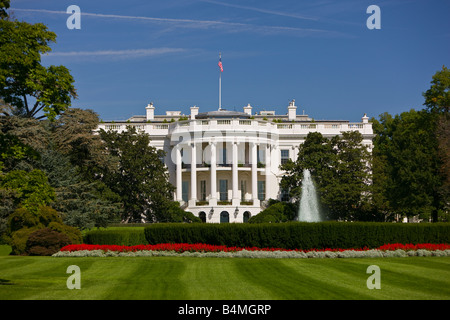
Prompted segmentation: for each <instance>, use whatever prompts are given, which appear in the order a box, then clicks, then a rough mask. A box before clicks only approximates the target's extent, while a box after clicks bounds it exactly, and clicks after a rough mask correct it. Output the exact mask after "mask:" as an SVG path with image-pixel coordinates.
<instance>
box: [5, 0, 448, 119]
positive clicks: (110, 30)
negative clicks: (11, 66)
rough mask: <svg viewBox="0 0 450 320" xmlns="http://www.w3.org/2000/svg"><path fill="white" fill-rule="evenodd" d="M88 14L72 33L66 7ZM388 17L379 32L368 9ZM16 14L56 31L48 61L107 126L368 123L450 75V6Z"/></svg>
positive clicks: (413, 3) (58, 3) (181, 4)
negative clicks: (192, 119)
mask: <svg viewBox="0 0 450 320" xmlns="http://www.w3.org/2000/svg"><path fill="white" fill-rule="evenodd" d="M70 5H77V6H79V7H80V9H81V29H79V30H77V29H73V30H69V29H68V28H67V26H66V21H67V19H68V18H69V16H70V15H69V14H67V13H66V10H67V7H68V6H70ZM370 5H377V6H379V8H380V10H381V29H373V30H369V29H368V28H367V26H366V21H367V19H368V18H369V16H370V15H371V14H368V13H366V10H367V8H368V6H370ZM10 12H14V16H15V18H17V19H18V20H24V21H27V22H31V23H35V22H43V23H44V24H46V25H47V26H48V28H49V29H50V30H51V31H54V32H55V33H56V34H57V42H56V43H55V44H52V52H51V53H50V54H48V55H46V56H44V57H43V59H42V62H43V64H45V65H51V64H54V65H61V64H62V65H65V66H66V67H68V68H69V69H70V71H71V73H72V75H73V76H74V78H75V86H76V88H77V91H78V95H79V97H78V99H77V100H74V101H73V103H72V106H73V107H79V108H83V109H92V110H94V111H95V112H97V113H98V114H99V116H100V118H101V119H103V120H124V119H128V118H129V117H131V116H132V115H143V114H145V106H146V105H147V104H148V103H149V102H153V103H154V105H155V107H156V113H157V114H164V113H165V111H167V110H181V111H182V113H185V114H189V113H190V109H189V108H190V107H191V106H194V105H196V106H198V107H200V112H203V111H210V110H217V108H218V78H219V67H218V66H217V62H218V55H219V52H221V53H222V62H223V66H224V72H223V73H222V107H223V108H225V109H228V110H237V111H242V107H243V106H245V105H247V104H248V103H250V104H251V105H252V106H253V111H254V112H258V111H261V110H275V111H276V112H277V113H279V114H285V113H286V112H287V105H288V104H289V101H290V100H292V99H295V101H296V105H297V106H298V113H301V112H303V110H304V111H305V113H306V114H308V115H309V116H310V117H313V118H315V119H317V120H321V119H328V120H341V119H343V120H350V121H360V119H361V117H362V116H363V114H364V113H367V114H368V116H369V117H377V118H378V116H379V115H380V114H381V113H383V112H389V113H391V114H399V113H401V112H403V111H408V110H409V109H411V108H415V109H420V108H422V104H423V101H424V100H423V97H422V93H423V92H424V91H426V90H427V89H428V88H429V87H430V81H431V77H432V76H433V74H434V73H435V72H436V71H438V70H440V69H441V68H442V66H443V65H445V66H447V67H450V19H448V13H449V12H450V1H448V0H410V1H408V0H391V1H377V0H370V1H365V0H340V1H328V0H319V1H304V0H282V1H280V0H278V1H264V0H259V1H254V0H245V1H244V0H240V1H239V0H229V1H228V0H227V1H225V0H184V1H181V0H164V1H143V0H141V1H138V0H128V1H115V0H95V1H92V0H89V1H86V0H70V1H66V0H39V1H36V0H12V1H11V9H10Z"/></svg>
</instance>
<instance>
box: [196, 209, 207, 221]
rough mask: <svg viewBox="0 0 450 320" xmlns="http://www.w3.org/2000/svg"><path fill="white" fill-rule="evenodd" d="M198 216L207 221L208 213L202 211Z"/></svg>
mask: <svg viewBox="0 0 450 320" xmlns="http://www.w3.org/2000/svg"><path fill="white" fill-rule="evenodd" d="M198 217H199V218H200V219H201V220H202V222H206V213H205V212H204V211H200V212H199V214H198Z"/></svg>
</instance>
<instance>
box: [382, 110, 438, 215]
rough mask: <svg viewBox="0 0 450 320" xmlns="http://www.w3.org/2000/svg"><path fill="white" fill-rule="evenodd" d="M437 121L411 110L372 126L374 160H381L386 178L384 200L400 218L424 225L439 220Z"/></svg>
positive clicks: (432, 115)
mask: <svg viewBox="0 0 450 320" xmlns="http://www.w3.org/2000/svg"><path fill="white" fill-rule="evenodd" d="M436 119H437V114H435V113H430V112H427V111H425V110H420V111H416V110H410V111H409V112H403V113H401V114H400V115H396V116H395V117H392V116H390V115H388V114H384V115H383V116H382V117H381V121H380V122H379V123H377V125H376V126H374V131H375V133H376V134H377V137H376V139H374V145H375V148H374V151H376V153H375V156H376V157H379V158H380V159H383V161H384V164H383V165H384V168H381V170H382V173H383V174H384V175H385V176H387V177H388V178H387V179H386V181H385V183H384V188H385V191H384V194H383V197H385V198H386V199H388V201H389V206H390V207H391V208H392V210H393V211H394V212H395V213H397V214H400V215H402V216H407V217H412V216H419V217H420V218H422V219H424V220H425V221H428V220H430V219H432V220H433V221H436V220H437V218H438V217H437V210H438V209H439V208H440V207H441V206H442V203H441V202H442V199H441V197H440V194H439V190H440V186H441V184H442V176H441V175H440V174H439V169H440V167H441V161H440V158H439V156H438V141H437V139H436V136H435V132H436V124H437V122H436ZM377 176H378V175H376V177H377ZM378 177H379V176H378ZM382 179H383V178H382Z"/></svg>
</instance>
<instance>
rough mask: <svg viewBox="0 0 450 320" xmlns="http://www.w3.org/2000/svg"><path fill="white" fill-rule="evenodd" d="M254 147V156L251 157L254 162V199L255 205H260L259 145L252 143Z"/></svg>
mask: <svg viewBox="0 0 450 320" xmlns="http://www.w3.org/2000/svg"><path fill="white" fill-rule="evenodd" d="M251 146H252V150H251V151H252V156H251V160H250V161H251V162H252V198H253V205H257V204H259V200H258V171H257V170H258V167H257V161H258V157H257V147H258V146H257V145H256V143H255V142H251Z"/></svg>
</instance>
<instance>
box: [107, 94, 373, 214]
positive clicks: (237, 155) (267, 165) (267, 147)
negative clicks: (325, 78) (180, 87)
mask: <svg viewBox="0 0 450 320" xmlns="http://www.w3.org/2000/svg"><path fill="white" fill-rule="evenodd" d="M368 120H369V118H368V117H367V116H366V115H364V116H363V117H362V120H361V122H358V123H350V122H349V121H345V120H344V121H343V120H339V121H332V120H325V121H323V120H321V121H314V120H313V119H311V118H309V117H308V116H307V115H305V114H297V107H296V105H295V101H294V100H292V101H291V102H290V103H289V105H288V107H287V114H285V115H277V114H275V112H274V111H261V112H259V113H258V114H256V113H255V114H254V113H252V107H251V106H250V104H249V105H247V106H245V107H244V108H243V112H236V111H227V110H224V109H219V110H217V111H209V112H204V113H200V112H199V108H198V107H196V106H194V107H191V114H190V115H186V116H185V115H182V114H181V112H180V111H167V112H166V114H165V115H156V114H155V107H154V105H153V103H150V104H149V105H148V106H147V107H146V115H145V116H133V117H132V118H130V119H128V120H126V121H121V122H106V123H101V124H100V125H99V127H100V128H103V129H105V130H109V129H112V130H118V131H122V130H126V127H127V126H134V127H136V129H137V130H138V131H143V132H145V133H148V134H149V135H150V138H151V144H152V145H153V146H154V147H156V148H158V149H163V150H164V151H165V152H166V156H165V159H164V162H165V164H166V167H167V170H168V172H169V175H170V181H171V183H172V184H173V185H174V186H175V187H176V191H175V194H174V200H177V201H179V202H180V203H181V205H182V207H183V208H184V209H185V210H187V211H190V212H192V213H193V214H194V215H196V216H198V217H200V218H201V219H202V220H203V221H205V222H245V221H247V220H248V219H249V218H250V217H251V216H253V215H256V214H258V213H259V212H260V211H261V210H262V209H263V208H264V205H265V204H266V202H267V200H268V199H280V200H283V199H284V198H285V196H286V193H285V192H283V190H280V187H279V183H280V180H281V178H282V177H283V171H282V170H280V168H279V167H280V165H281V164H282V163H284V162H285V161H287V159H292V160H294V161H295V160H296V157H297V153H298V148H299V145H300V144H301V143H303V141H304V139H305V138H306V135H307V134H308V133H309V132H320V133H321V134H322V135H323V136H325V137H333V136H336V135H339V134H340V133H341V132H343V131H350V130H357V131H359V132H361V134H362V135H363V138H364V140H363V144H365V145H366V146H368V148H369V150H371V149H372V138H373V130H372V124H371V123H369V121H368Z"/></svg>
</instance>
